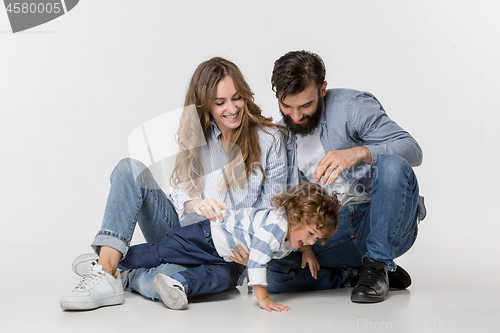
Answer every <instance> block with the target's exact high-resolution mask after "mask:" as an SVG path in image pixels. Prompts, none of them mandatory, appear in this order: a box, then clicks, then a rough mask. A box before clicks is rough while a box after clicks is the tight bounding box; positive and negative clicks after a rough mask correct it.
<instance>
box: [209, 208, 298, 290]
mask: <svg viewBox="0 0 500 333" xmlns="http://www.w3.org/2000/svg"><path fill="white" fill-rule="evenodd" d="M222 214H223V216H224V221H223V222H220V221H217V222H212V223H211V227H212V238H213V241H214V246H215V249H216V250H217V253H218V254H219V255H220V256H221V257H223V258H224V260H225V261H228V262H231V260H230V259H228V258H227V256H232V255H233V254H232V253H231V249H236V244H239V245H241V246H242V247H243V249H245V251H247V252H249V251H250V252H249V258H248V259H249V260H248V265H247V268H248V286H254V285H260V286H263V287H266V286H267V278H266V276H267V275H266V271H267V268H266V267H267V263H268V262H269V261H270V260H271V259H281V258H283V257H285V256H286V255H288V254H289V253H290V252H291V251H292V250H293V248H292V246H291V245H290V242H288V240H287V239H286V237H287V231H288V222H287V220H286V219H285V216H286V215H285V214H284V212H283V211H282V210H280V211H276V210H274V209H266V208H246V209H241V210H236V211H233V210H229V211H223V212H222Z"/></svg>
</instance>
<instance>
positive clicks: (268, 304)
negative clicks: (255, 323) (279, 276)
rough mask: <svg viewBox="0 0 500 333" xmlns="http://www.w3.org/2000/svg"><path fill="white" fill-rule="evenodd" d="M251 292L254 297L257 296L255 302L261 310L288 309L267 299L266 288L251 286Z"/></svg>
mask: <svg viewBox="0 0 500 333" xmlns="http://www.w3.org/2000/svg"><path fill="white" fill-rule="evenodd" d="M253 291H254V293H255V296H257V301H259V305H260V307H261V308H263V309H264V310H266V311H269V312H271V311H273V310H274V311H278V312H281V311H288V310H290V308H289V307H288V306H286V305H283V304H279V303H276V302H275V301H273V300H271V299H270V298H269V295H268V294H267V288H266V287H262V286H259V285H255V286H253Z"/></svg>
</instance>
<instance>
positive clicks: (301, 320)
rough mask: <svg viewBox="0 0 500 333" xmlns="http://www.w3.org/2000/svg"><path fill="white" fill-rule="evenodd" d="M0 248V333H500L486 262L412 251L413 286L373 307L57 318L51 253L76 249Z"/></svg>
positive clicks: (130, 309) (64, 283) (221, 300)
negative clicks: (285, 311)
mask: <svg viewBox="0 0 500 333" xmlns="http://www.w3.org/2000/svg"><path fill="white" fill-rule="evenodd" d="M1 248H2V253H10V254H11V255H9V256H7V258H5V257H4V258H3V259H2V267H3V270H2V277H1V279H2V281H1V282H2V283H1V286H2V287H3V292H2V298H1V312H0V313H1V318H2V319H1V320H0V332H2V333H11V332H92V331H93V330H94V329H96V328H98V331H99V332H104V331H109V330H113V329H116V328H119V329H120V331H121V332H162V331H165V332H167V331H168V332H206V331H209V332H215V331H217V332H259V333H264V332H281V331H283V330H284V331H285V332H287V331H288V332H295V331H304V330H306V331H314V332H344V331H360V332H363V331H367V332H371V331H390V332H426V331H435V332H437V331H439V332H446V331H453V332H500V320H499V318H498V315H499V313H500V311H499V310H500V306H499V305H498V299H500V288H499V287H498V284H496V281H497V279H496V277H498V276H499V273H500V269H499V268H498V265H494V264H495V263H493V264H492V263H491V262H488V261H489V259H488V256H476V255H474V256H472V255H469V256H465V255H460V254H457V253H451V252H449V253H446V252H437V251H432V252H431V251H427V252H426V250H425V249H422V248H420V247H419V246H418V241H417V243H416V245H415V246H414V248H413V249H412V250H411V251H410V252H409V253H407V254H406V255H404V256H403V257H402V258H399V260H398V261H397V262H398V264H400V265H401V266H403V267H404V268H405V269H407V270H408V271H409V273H410V274H411V276H412V278H413V285H412V286H411V287H410V288H409V290H405V291H394V292H391V293H390V296H389V298H388V299H387V300H386V301H385V302H383V303H379V304H354V303H351V302H350V301H349V295H350V289H343V290H327V291H318V292H308V293H290V294H280V295H273V297H274V299H275V300H276V301H278V302H281V303H284V304H286V305H288V306H290V307H291V308H292V310H291V311H290V312H288V313H267V312H265V311H263V310H261V309H260V308H259V307H258V305H257V303H256V301H255V299H254V295H252V294H247V292H246V288H240V289H237V290H234V291H231V292H226V293H222V294H219V295H215V296H211V297H204V298H200V299H197V300H194V301H191V302H190V304H189V307H188V309H187V310H184V311H173V310H169V309H167V308H165V307H164V306H163V304H162V303H160V302H152V301H149V300H147V299H145V298H143V297H142V296H140V295H138V294H132V293H126V302H125V304H124V305H121V306H114V307H107V308H100V309H97V310H93V311H86V312H67V311H62V310H61V309H60V308H59V297H60V296H61V295H63V294H65V293H67V292H68V291H70V290H71V289H72V288H73V287H74V286H75V285H76V284H77V283H78V281H79V279H78V277H77V276H76V275H74V273H73V272H72V271H71V261H72V259H73V258H74V257H75V256H76V255H78V254H79V253H73V251H63V252H61V251H59V250H58V249H59V248H66V249H75V248H79V247H78V246H75V245H74V244H72V245H71V244H52V245H49V244H44V245H40V246H37V247H35V246H33V245H31V246H30V247H29V248H28V247H25V246H21V245H15V246H14V245H9V244H2V245H1ZM35 249H36V250H35ZM464 253H465V250H464ZM493 257H496V255H493ZM35 258H36V259H35ZM481 258H483V259H481ZM489 258H490V259H491V258H492V257H491V256H490V257H489ZM7 267H8V270H7Z"/></svg>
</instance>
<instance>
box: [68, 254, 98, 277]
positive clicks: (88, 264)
mask: <svg viewBox="0 0 500 333" xmlns="http://www.w3.org/2000/svg"><path fill="white" fill-rule="evenodd" d="M97 258H98V256H97V254H95V253H85V254H82V255H81V256H78V257H76V258H75V260H73V264H71V269H72V270H73V272H75V273H76V274H77V275H79V276H83V275H85V273H87V271H88V270H89V269H90V268H92V262H93V261H94V260H97Z"/></svg>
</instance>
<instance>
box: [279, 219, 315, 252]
mask: <svg viewBox="0 0 500 333" xmlns="http://www.w3.org/2000/svg"><path fill="white" fill-rule="evenodd" d="M322 237H323V233H322V232H321V231H319V230H318V229H316V226H315V225H308V224H306V223H304V224H303V225H302V226H301V227H300V228H299V229H297V230H294V231H291V232H290V235H288V241H289V242H290V245H292V247H293V248H294V249H298V248H300V247H302V246H305V245H313V244H314V243H316V242H317V241H318V240H320V239H321V238H322Z"/></svg>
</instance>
